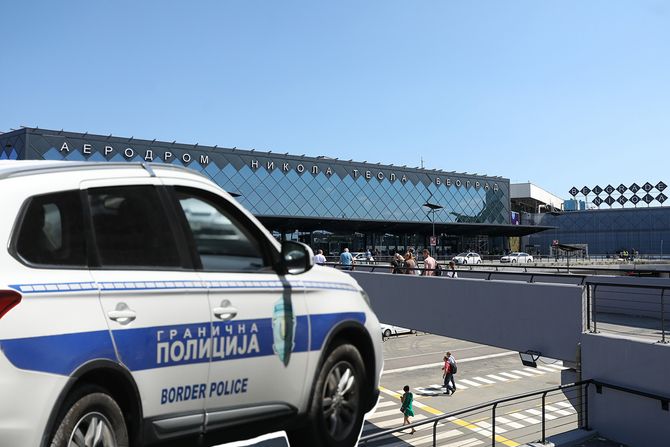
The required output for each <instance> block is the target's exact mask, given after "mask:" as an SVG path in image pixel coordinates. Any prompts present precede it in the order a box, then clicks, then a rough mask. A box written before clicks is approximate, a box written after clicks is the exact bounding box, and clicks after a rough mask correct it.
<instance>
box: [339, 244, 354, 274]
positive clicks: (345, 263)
mask: <svg viewBox="0 0 670 447" xmlns="http://www.w3.org/2000/svg"><path fill="white" fill-rule="evenodd" d="M340 264H342V270H353V269H354V257H353V256H351V253H349V249H348V248H346V247H345V248H344V251H342V253H341V254H340Z"/></svg>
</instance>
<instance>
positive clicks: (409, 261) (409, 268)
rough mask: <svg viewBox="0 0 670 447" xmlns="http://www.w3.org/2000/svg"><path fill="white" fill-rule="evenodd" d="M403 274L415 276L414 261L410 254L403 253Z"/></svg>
mask: <svg viewBox="0 0 670 447" xmlns="http://www.w3.org/2000/svg"><path fill="white" fill-rule="evenodd" d="M405 273H407V274H408V275H415V274H416V260H415V259H414V255H412V253H411V252H409V251H408V252H407V253H405Z"/></svg>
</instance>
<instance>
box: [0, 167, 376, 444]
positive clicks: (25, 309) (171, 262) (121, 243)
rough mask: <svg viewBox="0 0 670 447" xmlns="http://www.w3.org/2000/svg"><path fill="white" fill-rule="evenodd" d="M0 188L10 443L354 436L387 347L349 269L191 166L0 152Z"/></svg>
mask: <svg viewBox="0 0 670 447" xmlns="http://www.w3.org/2000/svg"><path fill="white" fill-rule="evenodd" d="M0 188H1V189H2V190H4V191H11V192H12V193H11V194H4V195H2V196H1V197H0V209H2V218H1V219H0V240H2V241H3V247H4V248H3V249H2V250H0V265H2V270H1V271H0V378H1V379H0V421H2V423H0V445H2V446H17V447H18V446H40V445H46V446H52V447H64V446H74V445H87V446H89V445H90V446H93V445H95V446H117V445H118V446H128V445H132V446H142V445H147V444H153V443H156V442H159V441H160V442H163V441H165V442H170V443H171V444H170V445H173V444H174V445H195V444H198V445H214V444H220V443H221V442H227V441H228V440H234V439H227V438H226V437H231V436H233V437H237V438H241V437H253V436H257V435H259V434H263V433H264V432H265V431H268V430H272V431H275V430H282V429H283V430H286V432H287V434H288V437H289V439H290V441H291V445H297V446H300V445H304V446H316V445H328V446H335V445H337V446H347V447H353V446H354V445H355V444H356V442H357V440H358V436H359V434H360V430H361V426H362V424H363V419H364V415H365V413H366V412H368V411H369V410H371V409H372V408H373V407H374V405H375V404H376V402H377V397H378V386H379V377H380V373H381V369H382V363H383V360H382V344H381V342H382V341H381V340H380V337H379V330H380V329H379V327H380V326H379V320H378V319H377V317H376V316H375V314H374V313H373V312H372V310H371V308H370V303H369V299H368V297H367V295H366V294H365V292H364V291H363V290H362V289H361V288H360V286H359V285H358V284H357V283H356V281H355V280H354V279H353V278H352V277H351V276H350V275H347V274H344V273H342V272H340V271H338V270H336V269H331V268H327V267H321V266H314V265H313V261H312V259H313V255H312V251H311V249H310V248H309V247H307V246H306V245H304V244H301V243H299V242H293V241H285V242H283V243H279V242H278V241H277V240H276V239H275V238H274V237H272V234H271V233H269V232H268V231H267V230H266V229H265V228H264V227H263V225H261V224H260V223H259V222H258V220H257V219H256V218H255V217H254V216H253V215H251V214H250V213H249V212H248V211H246V210H245V209H243V208H242V207H241V206H240V205H239V203H238V202H237V201H236V200H235V199H233V198H232V197H231V196H230V195H229V194H227V193H226V192H225V191H223V190H221V189H220V188H219V187H218V186H217V185H216V184H214V183H213V182H212V181H210V180H209V179H208V178H206V177H205V176H202V175H200V174H198V173H196V172H195V171H193V170H190V169H186V168H183V167H176V166H172V165H167V164H150V165H148V164H137V163H92V162H91V163H89V162H54V161H34V162H33V161H31V162H28V161H25V162H24V161H7V160H5V161H0ZM231 431H232V432H233V433H234V434H233V435H230V433H231Z"/></svg>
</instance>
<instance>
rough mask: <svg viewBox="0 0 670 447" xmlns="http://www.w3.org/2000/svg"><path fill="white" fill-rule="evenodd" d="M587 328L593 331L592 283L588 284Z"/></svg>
mask: <svg viewBox="0 0 670 447" xmlns="http://www.w3.org/2000/svg"><path fill="white" fill-rule="evenodd" d="M586 329H587V330H588V331H589V332H591V285H590V284H588V283H587V284H586Z"/></svg>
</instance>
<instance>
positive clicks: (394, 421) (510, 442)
mask: <svg viewBox="0 0 670 447" xmlns="http://www.w3.org/2000/svg"><path fill="white" fill-rule="evenodd" d="M561 368H562V367H561ZM547 372H548V371H547ZM380 390H381V392H382V393H381V395H380V398H379V403H378V404H377V407H376V409H375V412H374V413H373V414H371V415H369V416H368V418H367V421H366V423H365V425H364V427H363V436H366V435H369V434H372V433H375V432H379V431H382V430H388V429H390V428H396V427H401V426H402V414H401V413H400V411H399V409H400V395H401V394H402V391H400V390H399V391H391V390H387V389H385V388H380ZM545 412H546V413H545V417H546V418H547V420H548V421H551V420H555V419H558V418H559V417H565V416H576V414H577V413H576V411H575V409H574V408H573V407H572V405H570V403H568V402H561V401H559V402H552V403H549V404H548V405H546V406H545ZM414 413H415V417H414V418H412V422H420V421H421V420H425V419H427V418H429V417H433V416H440V415H443V414H444V413H443V412H442V411H440V410H437V409H435V408H432V407H430V406H428V405H426V404H424V403H422V402H420V401H417V400H416V398H415V400H414ZM541 417H542V411H541V409H538V408H532V407H531V408H526V409H522V408H515V409H514V410H509V412H507V413H505V412H502V413H500V414H499V415H498V416H497V417H496V429H495V432H496V441H497V442H498V443H500V445H505V446H508V447H517V446H519V445H521V442H517V441H516V440H514V437H513V436H512V434H511V433H512V432H514V431H515V430H516V433H520V432H519V430H521V429H527V428H530V429H531V430H533V429H535V428H536V427H533V426H537V424H540V423H541ZM468 419H469V418H468V417H451V418H446V419H444V420H443V421H441V422H439V423H438V427H437V431H436V440H437V441H438V445H440V446H441V447H475V446H479V445H490V444H491V436H492V426H491V424H490V423H489V422H488V421H487V420H468ZM480 419H481V418H480ZM432 443H433V424H432V423H431V424H426V425H422V426H419V427H416V433H415V434H413V435H410V434H409V429H407V430H403V431H401V432H397V433H394V434H393V435H392V436H390V437H386V438H382V439H378V440H373V441H370V442H369V443H368V444H367V446H369V447H381V446H384V447H407V446H416V447H423V446H430V445H432Z"/></svg>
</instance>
